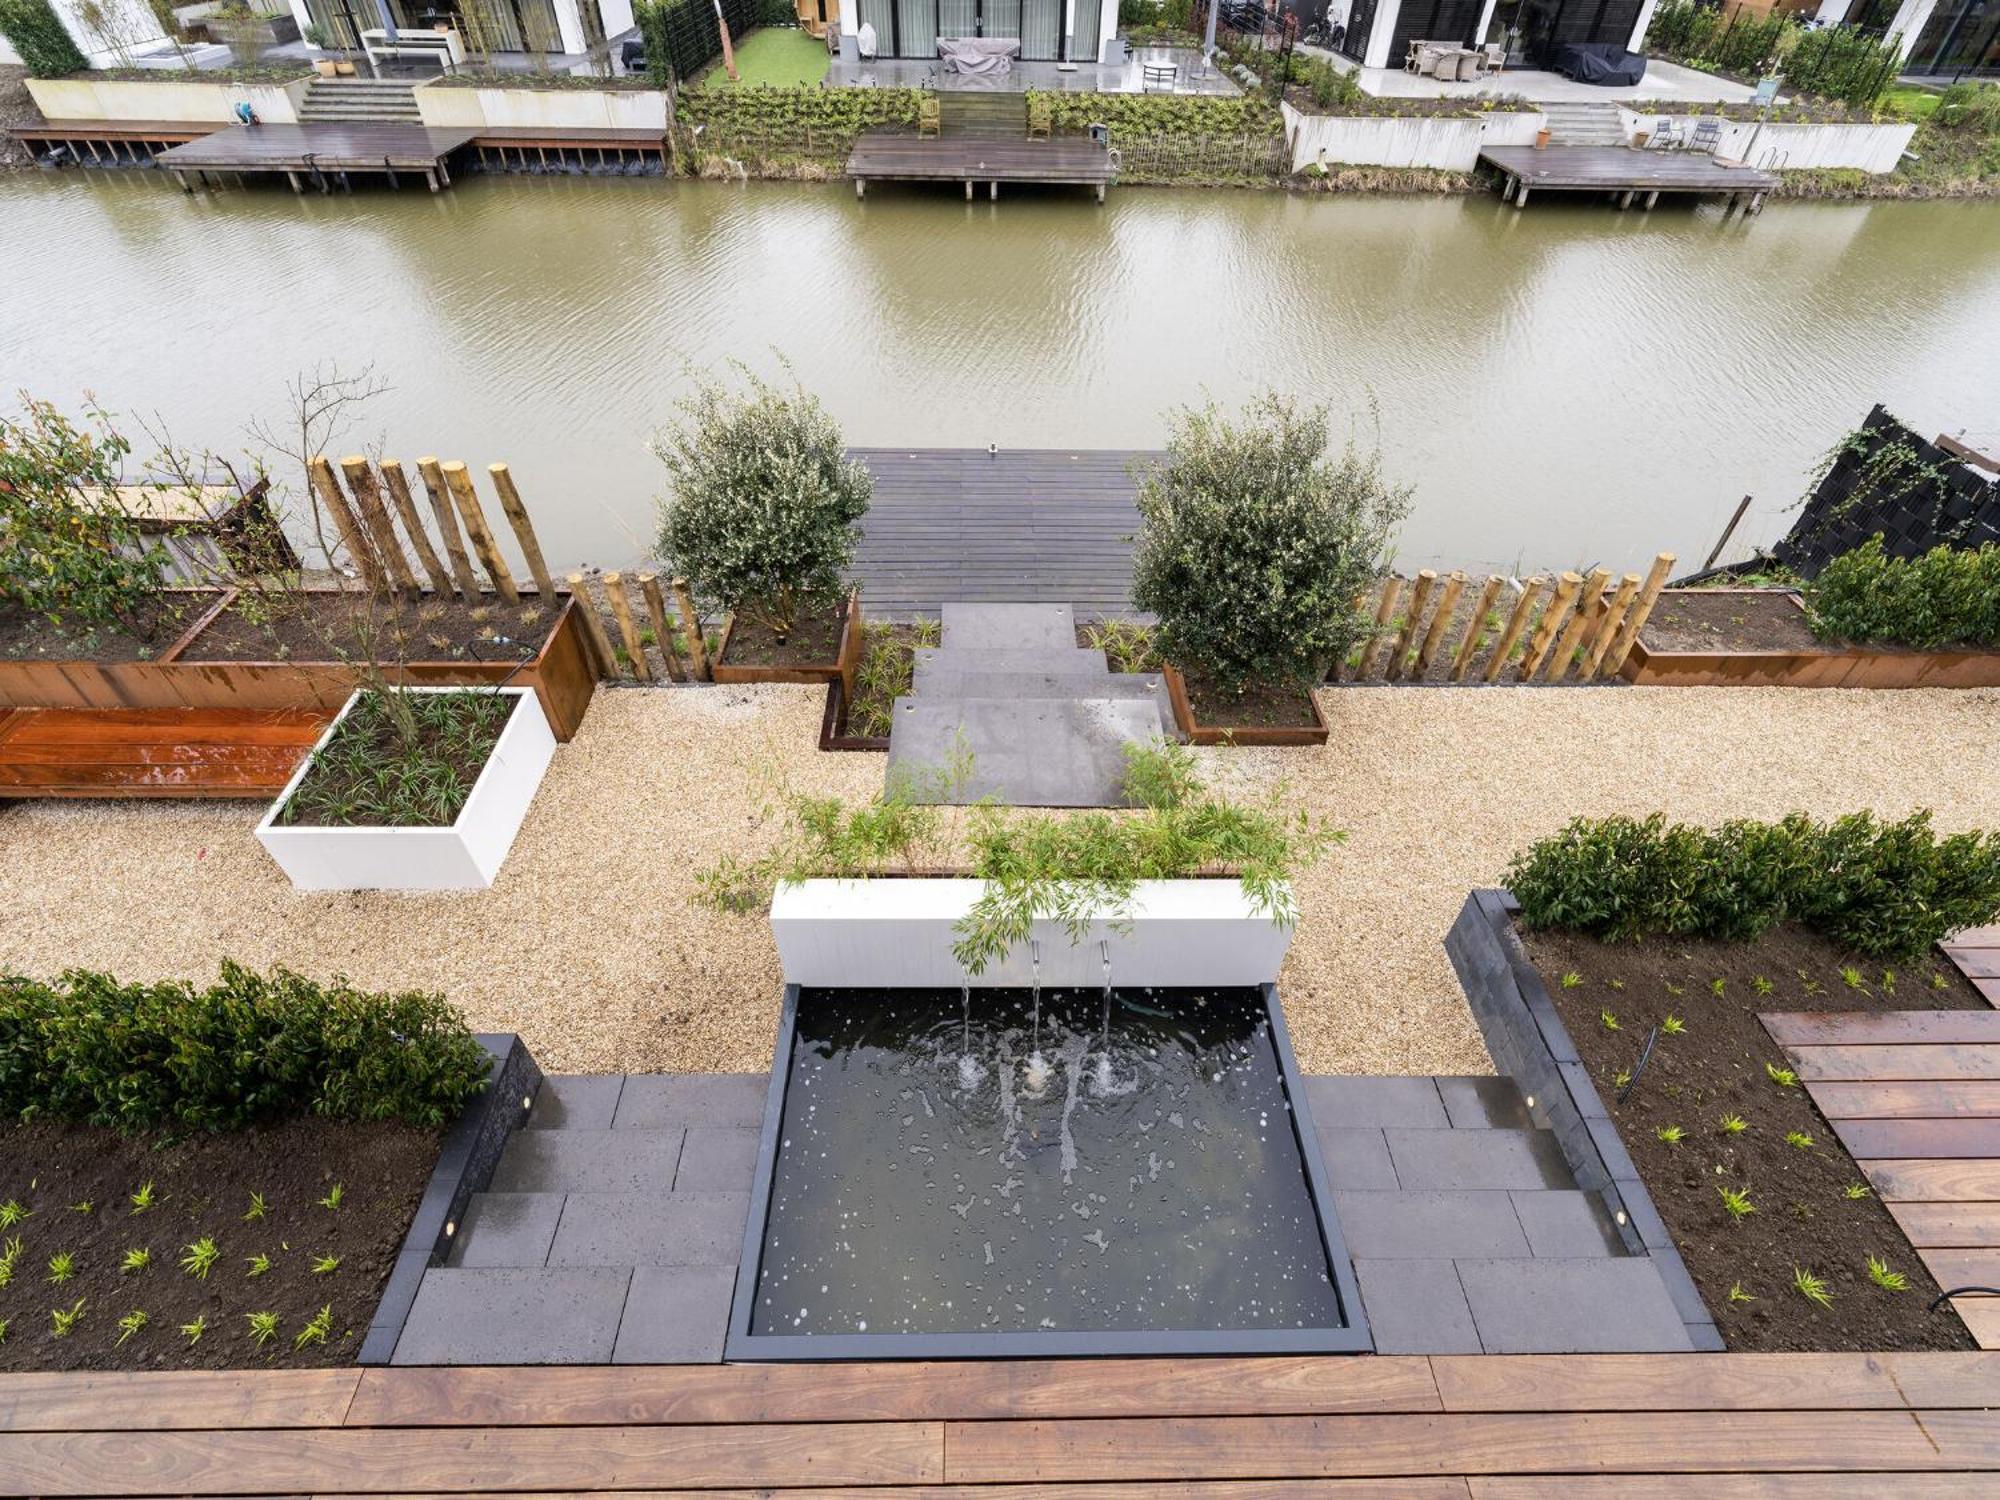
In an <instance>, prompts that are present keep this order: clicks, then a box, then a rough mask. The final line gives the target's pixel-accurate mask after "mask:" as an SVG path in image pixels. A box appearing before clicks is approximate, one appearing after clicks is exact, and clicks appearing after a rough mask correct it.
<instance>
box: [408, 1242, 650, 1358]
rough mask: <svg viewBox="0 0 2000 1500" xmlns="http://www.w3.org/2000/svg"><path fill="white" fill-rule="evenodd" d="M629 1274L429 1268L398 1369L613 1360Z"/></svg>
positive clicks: (572, 1269)
mask: <svg viewBox="0 0 2000 1500" xmlns="http://www.w3.org/2000/svg"><path fill="white" fill-rule="evenodd" d="M631 1279H632V1273H631V1272H630V1271H629V1270H623V1269H619V1270H605V1269H595V1268H583V1267H567V1268H564V1269H560V1270H556V1269H549V1270H533V1271H504V1270H460V1269H457V1268H455V1267H450V1266H440V1267H436V1268H433V1269H432V1270H430V1271H428V1272H426V1273H425V1275H424V1283H423V1285H422V1286H421V1287H419V1288H418V1289H417V1300H416V1305H415V1306H414V1307H412V1308H411V1309H410V1320H409V1322H407V1323H405V1324H404V1325H403V1336H402V1338H400V1339H399V1340H397V1342H396V1356H395V1359H394V1361H393V1362H394V1363H395V1364H399V1365H598V1364H603V1363H604V1362H605V1361H606V1360H608V1359H610V1358H611V1357H612V1347H613V1345H614V1344H615V1343H616V1342H617V1337H618V1320H619V1317H620V1315H621V1314H622V1313H623V1311H624V1308H625V1288H626V1284H627V1283H628V1282H629V1281H630V1280H631Z"/></svg>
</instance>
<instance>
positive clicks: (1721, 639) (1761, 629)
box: [1640, 589, 1832, 651]
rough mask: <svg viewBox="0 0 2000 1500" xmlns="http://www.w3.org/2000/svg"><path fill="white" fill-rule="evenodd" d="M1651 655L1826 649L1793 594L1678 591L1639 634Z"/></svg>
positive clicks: (1662, 603)
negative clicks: (1659, 652)
mask: <svg viewBox="0 0 2000 1500" xmlns="http://www.w3.org/2000/svg"><path fill="white" fill-rule="evenodd" d="M1640 638H1641V639H1642V640H1644V641H1645V643H1646V649H1647V650H1648V651H1825V650H1829V649H1832V648H1830V647H1829V645H1828V643H1827V642H1825V641H1822V640H1821V639H1820V638H1819V637H1818V636H1816V635H1814V634H1813V633H1812V629H1811V627H1810V626H1808V625H1807V624H1806V613H1805V611H1804V610H1802V609H1800V608H1799V607H1798V605H1797V604H1796V603H1794V602H1793V598H1792V596H1791V595H1790V594H1788V593H1776V592H1774V593H1754V594H1746V593H1733V592H1730V591H1729V590H1726V589H1674V590H1670V591H1668V592H1667V593H1664V594H1662V595H1661V596H1660V601H1659V603H1658V605H1656V606H1655V607H1654V610H1653V613H1652V614H1651V615H1650V616H1649V617H1648V618H1647V620H1646V625H1645V629H1644V630H1642V631H1641V632H1640Z"/></svg>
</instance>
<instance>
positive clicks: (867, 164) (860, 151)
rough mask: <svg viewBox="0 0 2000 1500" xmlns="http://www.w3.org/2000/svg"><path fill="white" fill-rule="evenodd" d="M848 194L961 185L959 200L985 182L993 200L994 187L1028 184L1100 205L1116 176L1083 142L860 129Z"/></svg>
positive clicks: (1103, 154)
mask: <svg viewBox="0 0 2000 1500" xmlns="http://www.w3.org/2000/svg"><path fill="white" fill-rule="evenodd" d="M847 175H848V176H849V177H851V178H853V179H854V196H855V197H857V198H860V197H864V196H866V194H867V191H868V184H869V183H871V182H962V183H964V184H965V196H966V197H967V198H970V197H971V196H972V194H973V190H974V189H975V188H976V187H977V186H978V185H979V184H980V183H985V184H986V191H987V196H988V197H990V198H998V197H999V196H1000V184H1001V183H1003V182H1011V183H1033V184H1054V185H1061V186H1074V187H1088V188H1095V189H1096V190H1097V201H1098V202H1099V203H1102V202H1103V201H1104V192H1105V189H1106V188H1108V187H1109V186H1110V185H1111V182H1112V179H1113V178H1114V177H1115V176H1116V175H1117V169H1116V167H1115V166H1114V165H1113V164H1112V159H1111V154H1110V152H1108V151H1107V150H1105V148H1104V147H1102V146H1100V145H1098V144H1097V143H1096V142H1095V141H1088V140H1076V139H1066V140H1052V141H1031V140H1026V139H1023V140H993V139H990V138H983V137H979V136H950V135H946V136H915V135H906V134H903V133H901V132H899V131H894V130H870V131H865V132H863V134H862V135H861V137H860V139H858V140H857V141H855V143H854V150H853V152H852V153H851V154H850V155H849V156H848V158H847Z"/></svg>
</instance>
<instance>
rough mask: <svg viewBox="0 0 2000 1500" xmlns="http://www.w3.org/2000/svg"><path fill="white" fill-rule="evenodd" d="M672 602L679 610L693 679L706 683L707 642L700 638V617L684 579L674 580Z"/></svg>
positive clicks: (708, 679) (707, 678) (692, 595)
mask: <svg viewBox="0 0 2000 1500" xmlns="http://www.w3.org/2000/svg"><path fill="white" fill-rule="evenodd" d="M673 588H674V602H675V603H676V604H678V605H679V606H680V609H681V628H682V630H683V631H684V632H685V633H686V635H687V646H688V661H689V662H690V663H691V664H692V670H693V673H694V679H695V681H697V682H708V681H711V680H712V679H711V678H710V677H709V675H708V642H706V641H704V640H703V639H702V638H701V615H700V613H699V612H698V611H697V610H696V609H695V607H694V594H693V593H692V592H690V591H689V589H688V581H687V580H686V579H685V578H676V579H675V580H674V584H673Z"/></svg>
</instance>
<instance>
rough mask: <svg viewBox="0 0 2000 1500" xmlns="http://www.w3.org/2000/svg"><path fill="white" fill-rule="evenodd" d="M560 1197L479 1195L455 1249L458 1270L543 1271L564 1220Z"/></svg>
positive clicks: (468, 1211)
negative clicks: (521, 1268) (504, 1268)
mask: <svg viewBox="0 0 2000 1500" xmlns="http://www.w3.org/2000/svg"><path fill="white" fill-rule="evenodd" d="M562 1212H563V1195H562V1194H561V1193H475V1194H474V1195H473V1197H472V1201H471V1202H470V1203H469V1204H467V1205H466V1210H465V1222H464V1223H463V1224H461V1225H460V1226H459V1230H458V1239H457V1242H456V1243H455V1244H454V1245H453V1246H452V1252H451V1260H450V1264H452V1265H454V1266H517V1267H518V1266H530V1267H532V1266H540V1265H545V1264H546V1263H547V1262H548V1258H549V1244H550V1242H551V1241H552V1240H554V1239H555V1237H556V1222H557V1220H559V1219H561V1218H562Z"/></svg>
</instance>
